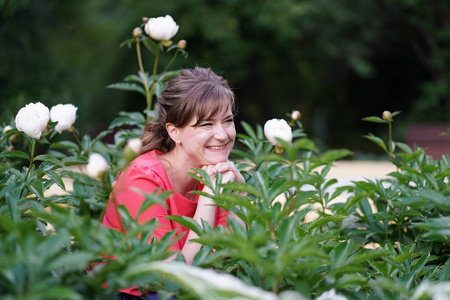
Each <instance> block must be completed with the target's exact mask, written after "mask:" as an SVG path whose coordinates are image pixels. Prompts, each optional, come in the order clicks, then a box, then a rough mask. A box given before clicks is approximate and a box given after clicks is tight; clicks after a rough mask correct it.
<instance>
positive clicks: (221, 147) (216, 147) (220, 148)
mask: <svg viewBox="0 0 450 300" xmlns="http://www.w3.org/2000/svg"><path fill="white" fill-rule="evenodd" d="M226 146H227V144H224V145H220V146H206V148H208V149H209V150H222V149H224V148H225V147H226Z"/></svg>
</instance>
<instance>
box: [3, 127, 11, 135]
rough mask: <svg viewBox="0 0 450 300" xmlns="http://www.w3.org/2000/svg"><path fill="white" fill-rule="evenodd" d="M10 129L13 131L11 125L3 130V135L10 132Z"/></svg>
mask: <svg viewBox="0 0 450 300" xmlns="http://www.w3.org/2000/svg"><path fill="white" fill-rule="evenodd" d="M11 129H13V128H12V126H11V125H6V126H5V128H3V133H5V132H7V131H10V130H11Z"/></svg>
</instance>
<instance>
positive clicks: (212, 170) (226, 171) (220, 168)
mask: <svg viewBox="0 0 450 300" xmlns="http://www.w3.org/2000/svg"><path fill="white" fill-rule="evenodd" d="M202 169H203V170H205V171H206V173H208V175H209V176H210V177H211V179H212V180H215V179H216V174H217V173H220V174H221V175H222V183H227V182H240V183H245V179H244V177H243V176H242V174H241V173H240V172H239V170H238V169H237V168H236V166H235V165H234V163H233V162H231V161H227V162H223V163H218V164H215V165H207V166H203V168H202Z"/></svg>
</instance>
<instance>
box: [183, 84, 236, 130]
mask: <svg viewBox="0 0 450 300" xmlns="http://www.w3.org/2000/svg"><path fill="white" fill-rule="evenodd" d="M204 85H207V86H206V87H205V89H204V90H203V93H202V94H201V95H197V97H195V98H194V99H192V100H193V101H192V102H193V105H192V106H191V107H192V108H193V110H192V111H191V117H193V116H196V117H197V122H196V123H195V124H194V126H197V125H198V124H199V123H200V122H202V121H204V120H207V119H209V118H210V117H212V116H214V115H216V114H218V113H219V112H221V111H223V110H228V109H231V111H232V113H233V114H234V96H233V93H231V92H230V90H228V89H225V88H223V87H222V86H217V85H212V84H207V83H206V84H204ZM194 103H195V104H194Z"/></svg>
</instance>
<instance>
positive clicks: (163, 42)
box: [161, 40, 173, 48]
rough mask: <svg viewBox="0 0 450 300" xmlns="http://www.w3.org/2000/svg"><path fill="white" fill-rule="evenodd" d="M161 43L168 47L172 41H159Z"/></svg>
mask: <svg viewBox="0 0 450 300" xmlns="http://www.w3.org/2000/svg"><path fill="white" fill-rule="evenodd" d="M161 44H163V46H164V47H166V48H168V47H170V46H172V44H173V42H172V41H170V40H169V41H161Z"/></svg>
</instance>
